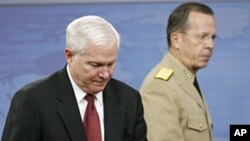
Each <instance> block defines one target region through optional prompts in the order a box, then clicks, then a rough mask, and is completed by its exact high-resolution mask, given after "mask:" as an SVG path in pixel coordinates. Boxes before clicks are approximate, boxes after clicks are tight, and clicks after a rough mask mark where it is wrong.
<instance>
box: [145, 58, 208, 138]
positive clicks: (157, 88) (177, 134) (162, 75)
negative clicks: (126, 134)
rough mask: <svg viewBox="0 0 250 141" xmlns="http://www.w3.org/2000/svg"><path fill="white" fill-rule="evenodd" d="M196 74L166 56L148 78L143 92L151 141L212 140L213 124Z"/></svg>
mask: <svg viewBox="0 0 250 141" xmlns="http://www.w3.org/2000/svg"><path fill="white" fill-rule="evenodd" d="M193 81H194V75H193V74H192V73H191V72H190V71H189V70H188V69H187V68H186V67H185V66H184V65H182V63H180V62H179V61H178V60H177V59H175V58H174V57H173V56H172V55H171V54H169V53H168V54H166V55H165V56H164V57H163V59H162V60H161V62H160V63H159V64H158V65H157V66H155V67H154V68H153V69H152V70H151V71H150V73H149V74H148V75H147V76H146V78H145V80H144V82H143V84H142V86H141V88H140V92H141V94H142V100H143V105H144V111H145V120H146V123H147V125H148V140H149V141H212V132H211V128H212V121H211V118H210V114H209V112H208V108H207V105H206V103H205V99H204V97H202V95H200V94H199V92H198V91H197V90H196V88H195V87H194V85H193Z"/></svg>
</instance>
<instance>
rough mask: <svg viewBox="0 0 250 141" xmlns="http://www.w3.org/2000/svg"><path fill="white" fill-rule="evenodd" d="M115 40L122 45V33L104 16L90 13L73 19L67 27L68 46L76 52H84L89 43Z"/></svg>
mask: <svg viewBox="0 0 250 141" xmlns="http://www.w3.org/2000/svg"><path fill="white" fill-rule="evenodd" d="M107 42H114V43H116V45H117V48H119V47H120V35H119V33H118V32H117V30H116V29H115V28H114V27H113V26H112V25H111V24H110V23H109V22H108V21H106V20H105V19H104V18H101V17H99V16H94V15H89V16H84V17H80V18H78V19H75V20H73V21H72V22H71V23H70V24H69V25H68V26H67V28H66V47H67V48H71V49H72V51H73V52H74V53H75V54H82V53H84V51H85V49H86V48H87V47H88V45H89V44H94V45H97V46H98V45H102V44H103V43H107Z"/></svg>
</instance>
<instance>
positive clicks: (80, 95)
mask: <svg viewBox="0 0 250 141" xmlns="http://www.w3.org/2000/svg"><path fill="white" fill-rule="evenodd" d="M67 73H68V76H69V79H70V83H71V85H72V87H73V90H74V94H75V97H76V100H77V104H78V108H79V111H80V114H81V118H82V121H83V119H84V114H85V110H86V107H87V104H88V102H87V100H86V99H84V97H85V95H86V93H85V92H84V91H83V90H81V88H79V86H78V85H77V84H76V83H75V81H74V80H73V78H72V77H71V74H70V71H69V68H68V65H67ZM95 96H96V99H95V102H94V103H95V107H96V110H97V113H98V116H99V121H100V125H101V133H102V141H104V114H103V93H102V91H101V92H99V93H97V94H96V95H95Z"/></svg>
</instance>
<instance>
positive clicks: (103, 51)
mask: <svg viewBox="0 0 250 141" xmlns="http://www.w3.org/2000/svg"><path fill="white" fill-rule="evenodd" d="M119 46H120V36H119V34H118V32H117V31H116V29H115V28H114V27H113V26H112V25H111V24H110V23H109V22H107V21H106V20H105V19H103V18H101V17H98V16H85V17H81V18H78V19H76V20H74V21H73V22H71V23H70V24H69V25H68V27H67V30H66V49H65V56H66V60H67V65H66V66H65V67H64V68H63V69H62V70H59V71H57V72H55V73H54V74H52V75H51V76H48V77H47V78H44V79H41V80H38V81H36V82H32V83H30V84H28V85H26V86H24V87H23V88H22V89H20V90H19V91H18V92H17V93H16V94H15V95H14V97H13V99H12V102H11V106H10V109H9V113H8V117H7V120H6V123H5V127H4V131H3V136H2V141H147V139H146V132H147V128H146V123H145V121H144V118H143V106H142V102H141V97H140V94H139V92H138V91H136V90H135V89H133V88H131V87H130V86H128V85H126V84H124V83H123V82H121V81H118V80H115V79H113V78H112V74H113V71H114V67H115V64H116V60H117V54H118V49H119ZM88 96H89V97H92V98H93V99H94V100H93V101H94V102H93V103H94V104H93V105H92V106H89V103H91V102H89V101H88V99H87V98H86V97H88ZM88 107H92V109H91V110H90V111H91V112H92V111H95V113H97V115H96V117H97V118H96V119H97V120H95V121H97V123H95V125H96V126H95V127H88V126H89V125H91V124H92V123H93V120H92V121H91V122H92V123H91V122H89V121H88V122H89V123H87V120H86V119H85V118H86V117H87V115H88V114H87V111H88ZM97 125H98V126H97ZM96 127H98V129H97V128H96ZM90 128H91V129H90ZM89 129H90V130H89ZM94 132H98V133H97V134H98V135H97V134H96V133H95V134H94ZM97 136H98V139H94V138H96V137H97Z"/></svg>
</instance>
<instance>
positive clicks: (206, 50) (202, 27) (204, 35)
mask: <svg viewBox="0 0 250 141" xmlns="http://www.w3.org/2000/svg"><path fill="white" fill-rule="evenodd" d="M188 21H189V25H190V28H189V29H188V30H187V31H185V32H181V33H180V34H181V42H180V44H179V45H180V46H179V56H180V60H181V62H182V63H183V64H184V65H185V66H186V67H187V68H188V69H190V70H191V71H193V72H196V71H197V70H198V69H200V68H204V67H206V66H207V64H208V61H209V59H210V57H211V56H212V53H213V49H214V39H215V37H216V25H215V19H214V17H213V16H211V15H206V14H202V13H198V12H191V13H190V15H189V18H188Z"/></svg>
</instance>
